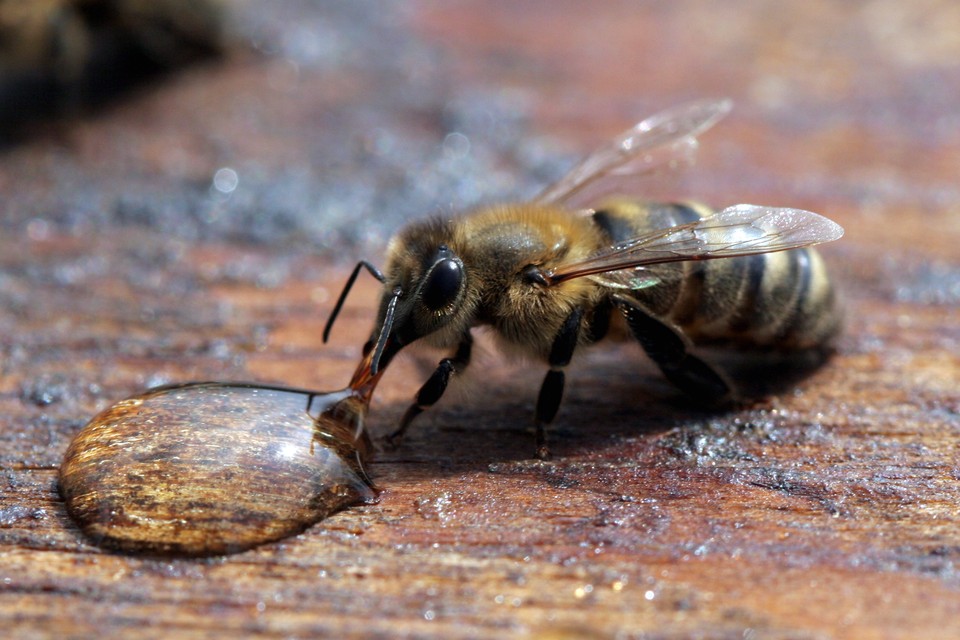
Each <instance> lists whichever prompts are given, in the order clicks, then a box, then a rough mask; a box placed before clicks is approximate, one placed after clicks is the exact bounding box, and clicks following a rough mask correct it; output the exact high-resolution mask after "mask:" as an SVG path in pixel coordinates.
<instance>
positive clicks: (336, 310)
mask: <svg viewBox="0 0 960 640" xmlns="http://www.w3.org/2000/svg"><path fill="white" fill-rule="evenodd" d="M360 269H366V270H367V271H369V272H370V275H372V276H373V277H374V278H376V279H377V280H379V281H380V282H386V280H387V279H386V278H385V277H384V275H383V274H382V273H380V270H379V269H377V268H376V267H375V266H373V265H372V264H370V263H369V262H367V261H366V260H361V261H360V262H358V263H357V266H355V267H354V268H353V272H352V273H351V274H350V277H349V278H347V283H346V284H345V285H343V291H341V292H340V297H339V298H337V304H335V305H334V306H333V312H332V313H331V314H330V319H329V320H327V325H326V326H325V327H324V328H323V343H324V344H326V343H327V340H328V339H329V338H330V330H331V329H333V321H334V320H336V319H337V316H338V315H340V309H341V308H342V307H343V303H344V302H345V301H346V299H347V294H349V293H350V289H352V288H353V283H354V282H356V281H357V276H358V275H359V274H360Z"/></svg>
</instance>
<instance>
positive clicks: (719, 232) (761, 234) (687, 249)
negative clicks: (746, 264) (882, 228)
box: [545, 204, 843, 288]
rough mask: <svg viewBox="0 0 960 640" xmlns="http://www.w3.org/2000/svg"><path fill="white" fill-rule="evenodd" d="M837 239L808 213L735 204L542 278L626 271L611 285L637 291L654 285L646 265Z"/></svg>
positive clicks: (836, 231) (833, 227)
mask: <svg viewBox="0 0 960 640" xmlns="http://www.w3.org/2000/svg"><path fill="white" fill-rule="evenodd" d="M841 236H843V228H842V227H841V226H840V225H838V224H837V223H836V222H833V221H832V220H830V219H828V218H824V217H823V216H821V215H818V214H816V213H811V212H810V211H803V210H801V209H781V208H777V207H762V206H757V205H751V204H738V205H735V206H732V207H728V208H726V209H724V210H723V211H720V212H718V213H716V214H714V215H712V216H710V217H708V218H703V219H702V220H698V221H697V222H691V223H689V224H683V225H679V226H676V227H670V228H668V229H660V230H657V231H652V232H650V233H648V234H645V235H642V236H638V237H636V238H632V239H630V240H627V241H625V242H621V243H619V244H617V245H614V246H612V247H610V248H608V249H604V250H603V251H600V252H599V253H596V254H594V255H593V256H591V257H589V258H586V259H585V260H580V261H577V262H572V263H569V264H565V265H561V266H560V267H557V268H555V269H553V270H552V271H550V272H548V273H547V274H545V275H546V276H547V280H548V281H549V282H550V283H551V284H552V283H556V282H562V281H564V280H569V279H571V278H579V277H582V276H589V275H594V274H598V273H606V272H610V271H620V270H625V269H626V270H631V272H632V273H626V274H624V275H623V276H620V275H617V276H615V277H614V278H612V279H611V281H613V282H628V281H630V279H631V278H633V279H634V280H635V281H636V282H637V283H643V282H647V284H643V285H642V286H638V287H631V288H642V287H643V286H651V285H652V284H656V282H657V278H658V276H657V270H656V269H653V268H650V265H657V264H665V263H669V262H684V261H689V260H712V259H716V258H733V257H738V256H749V255H753V254H757V253H771V252H774V251H785V250H787V249H797V248H799V247H805V246H809V245H812V244H818V243H821V242H830V241H832V240H837V239H839V238H840V237H841ZM645 272H646V273H645ZM621 286H623V285H622V284H621Z"/></svg>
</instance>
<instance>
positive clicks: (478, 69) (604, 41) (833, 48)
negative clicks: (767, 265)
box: [0, 1, 960, 638]
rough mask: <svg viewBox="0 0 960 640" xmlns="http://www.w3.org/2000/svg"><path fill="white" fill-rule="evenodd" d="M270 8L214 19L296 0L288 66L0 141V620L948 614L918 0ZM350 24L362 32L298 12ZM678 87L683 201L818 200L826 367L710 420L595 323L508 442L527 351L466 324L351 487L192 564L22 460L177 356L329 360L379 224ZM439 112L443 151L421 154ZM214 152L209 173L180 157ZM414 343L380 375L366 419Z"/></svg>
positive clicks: (954, 599) (580, 140) (515, 620)
mask: <svg viewBox="0 0 960 640" xmlns="http://www.w3.org/2000/svg"><path fill="white" fill-rule="evenodd" d="M284 6H285V8H284V10H283V11H278V14H277V16H276V17H274V18H273V22H271V19H269V18H268V17H265V16H260V15H258V14H256V12H254V13H253V14H251V15H246V17H245V18H244V19H245V20H247V22H248V23H249V25H251V26H250V28H251V29H253V30H254V31H256V30H259V31H258V33H260V34H261V35H263V34H266V35H267V36H269V37H277V38H279V37H280V35H279V34H282V33H283V30H282V29H280V28H279V27H278V26H277V25H278V24H280V23H279V22H278V21H279V20H280V19H281V18H290V17H292V18H294V19H296V20H297V21H298V23H299V24H300V25H301V32H300V36H299V38H300V39H299V40H298V39H296V38H293V39H287V40H285V41H283V42H286V45H285V46H286V47H287V48H286V49H283V51H285V53H284V55H285V56H286V59H285V61H284V60H283V59H257V58H253V57H248V56H237V57H235V58H234V59H231V60H229V61H227V62H226V63H224V64H223V65H221V66H212V67H208V68H201V69H199V70H195V71H193V72H191V73H188V74H186V75H183V76H180V77H178V78H172V79H170V80H169V81H168V82H167V83H166V84H164V85H159V86H155V87H152V88H150V89H148V90H147V91H145V92H144V93H143V94H142V95H139V96H134V97H133V98H132V99H131V100H130V101H129V102H126V103H120V104H116V105H115V106H114V107H113V108H112V109H111V110H109V111H101V112H99V113H97V114H94V115H93V116H90V117H86V118H83V119H80V120H76V121H73V122H72V123H69V124H66V125H63V126H62V127H58V128H57V130H56V133H44V132H43V130H41V133H40V135H38V136H36V137H34V138H32V139H30V140H28V141H27V142H26V143H24V144H22V145H20V146H18V147H10V148H8V149H6V150H4V151H3V153H2V155H0V193H2V196H0V212H2V213H0V234H2V235H0V467H2V471H3V484H2V485H0V487H2V489H0V620H2V626H3V628H4V630H5V631H6V633H8V634H10V635H12V636H17V637H44V636H47V637H51V636H56V637H90V636H107V637H116V636H123V637H131V638H135V637H142V638H151V637H169V636H170V635H177V636H183V637H190V638H207V637H221V636H222V635H224V633H225V632H227V633H231V634H233V635H236V636H240V637H245V636H258V635H263V636H271V637H272V636H301V637H302V636H325V635H331V636H332V635H338V636H373V637H377V636H384V637H386V636H389V637H394V636H398V635H412V636H424V637H445V638H446V637H451V638H460V637H462V638H466V637H488V636H524V635H534V636H576V637H581V636H614V635H617V634H620V635H627V636H631V635H637V636H642V635H646V636H649V637H663V638H669V637H708V638H742V637H771V638H778V637H791V638H793V637H800V638H808V637H809V638H814V637H817V638H819V637H850V638H881V637H883V638H887V637H904V638H914V637H925V638H937V637H942V638H948V637H956V636H958V635H960V623H958V622H957V621H958V620H960V578H958V572H957V566H958V562H960V533H958V532H960V508H958V505H960V488H958V487H960V482H958V481H960V392H958V389H960V347H958V345H960V289H958V288H957V282H960V258H958V252H957V249H956V247H957V246H958V242H960V223H958V220H960V217H958V210H960V206H958V202H960V191H958V189H957V186H956V158H957V157H960V155H958V154H960V138H958V135H957V133H956V132H957V130H958V129H957V127H956V126H955V125H956V118H955V117H954V116H953V115H952V114H953V113H954V112H955V104H956V99H957V97H958V96H960V84H958V78H960V75H958V74H957V71H958V69H957V62H956V61H957V60H960V55H958V54H960V51H956V40H955V39H952V36H951V35H950V34H955V33H957V32H958V29H960V17H958V16H957V14H956V12H955V11H954V8H953V4H951V3H949V2H946V1H943V2H931V3H927V4H926V5H924V8H923V9H922V10H921V9H920V8H899V9H896V10H894V9H893V8H892V5H891V6H888V5H887V4H886V3H873V4H871V5H869V6H859V5H858V6H857V7H853V6H852V5H851V6H847V4H844V3H841V2H821V3H814V4H811V5H803V6H802V7H801V6H800V5H797V6H793V5H790V6H780V5H778V6H777V7H776V9H775V10H774V9H773V8H772V7H768V6H767V5H766V3H761V2H759V1H757V2H753V1H751V2H746V3H743V4H742V7H739V8H738V10H737V11H736V12H730V11H729V10H727V11H723V10H721V9H726V5H723V7H719V5H718V6H717V7H713V9H712V10H711V9H710V8H709V7H710V5H709V3H708V4H707V5H704V4H703V3H693V2H676V3H669V5H663V6H651V7H637V6H636V4H635V3H629V2H622V3H609V5H605V8H604V10H602V11H601V10H597V9H588V8H586V7H583V8H581V7H577V6H575V5H568V4H563V5H556V4H555V3H542V4H524V5H522V6H519V5H516V4H514V3H493V4H491V3H474V2H460V3H455V4H448V3H443V4H440V3H426V4H423V5H419V4H418V5H415V6H414V8H413V9H411V10H410V11H409V13H405V14H403V15H402V16H401V15H393V14H391V13H389V12H386V13H384V14H382V15H379V17H378V16H374V15H372V14H371V15H366V14H364V16H358V15H357V14H355V13H351V12H350V11H351V10H348V9H339V10H335V9H324V8H316V7H306V6H300V5H295V4H290V5H284ZM898 7H899V5H898ZM347 24H351V25H355V27H354V28H355V29H357V30H358V31H357V32H356V33H358V37H359V38H360V40H359V41H362V42H369V43H370V46H371V47H373V51H375V52H377V53H378V54H381V57H379V58H376V60H373V59H369V58H363V54H362V52H361V49H353V48H351V47H352V46H354V45H352V44H351V43H352V42H353V40H352V39H351V40H350V43H348V42H347V41H346V40H344V41H342V42H340V41H336V42H334V41H330V40H322V39H320V40H309V38H310V37H311V36H316V37H317V38H321V36H322V37H327V38H328V37H329V31H326V30H324V28H323V25H335V26H337V25H338V26H339V27H343V26H344V25H347ZM318 34H319V35H318ZM323 34H327V35H326V36H324V35H323ZM289 37H290V38H292V36H289ZM310 42H313V44H314V45H318V43H319V44H323V43H325V45H324V46H328V47H333V49H324V48H322V47H321V48H320V49H316V48H313V49H311V48H310V47H311V46H312V45H310ZM338 43H339V44H338ZM334 45H336V46H334ZM318 46H319V45H318ZM298 47H299V48H298ZM336 47H340V48H339V49H337V48H336ZM388 49H390V50H392V51H393V53H394V56H392V57H390V59H389V60H388V59H387V57H386V56H383V55H382V54H383V52H384V51H385V50H388ZM349 52H353V53H351V54H349V55H348V53H349ZM350 55H353V56H354V57H352V58H351V57H350ZM311 56H312V57H311ZM338 56H347V57H346V58H341V57H338ZM264 87H269V90H267V89H264ZM411 92H412V94H411ZM704 95H731V96H732V97H734V98H735V100H736V101H737V102H738V105H739V106H738V109H737V110H736V111H735V112H734V114H733V115H732V116H731V117H730V118H729V119H728V120H727V121H726V122H725V123H724V124H723V125H721V126H718V128H717V129H716V130H715V131H713V132H711V133H710V134H709V138H707V139H705V140H704V146H703V150H702V154H701V156H702V158H701V162H700V164H699V167H698V168H697V170H696V172H694V173H693V174H692V175H691V176H690V177H689V183H688V184H689V186H690V188H692V189H694V192H693V193H694V195H696V196H698V197H701V198H703V199H704V200H706V201H709V202H711V203H716V204H718V205H723V204H727V203H730V202H733V201H741V200H743V201H755V202H764V203H770V204H777V205H794V206H802V207H805V208H809V209H812V210H815V211H821V212H824V213H826V214H828V215H830V216H831V217H833V218H835V219H836V220H837V221H838V222H840V223H841V224H843V225H844V226H845V227H846V228H847V237H846V238H845V239H844V240H842V241H840V242H838V243H835V244H834V245H831V246H828V247H826V248H825V249H824V254H825V256H826V259H827V261H828V263H829V264H830V267H831V269H832V271H833V273H834V274H835V277H836V279H837V281H838V283H839V285H840V286H841V288H842V290H843V291H844V300H845V303H846V305H847V329H846V332H845V334H844V336H843V337H842V338H841V340H840V343H839V346H838V353H837V354H836V356H835V357H834V358H833V359H832V360H830V362H829V363H828V364H827V365H826V366H824V367H822V368H820V369H819V370H817V371H815V372H813V373H812V374H811V375H809V376H806V377H789V378H788V379H787V382H786V383H785V384H783V385H780V386H776V385H773V390H772V391H771V392H770V393H769V394H768V395H767V396H766V397H764V398H761V399H760V400H757V401H756V402H755V403H753V404H751V405H749V406H746V407H744V408H743V409H741V410H736V411H728V412H714V413H711V412H704V411H703V410H700V409H694V408H691V407H690V406H688V403H687V402H686V400H685V399H684V398H683V397H682V396H680V395H679V394H678V393H676V392H675V391H674V390H672V389H671V388H670V387H669V385H667V384H666V383H665V382H664V381H662V380H661V378H660V377H659V375H658V373H657V372H656V370H655V369H654V368H653V367H652V366H651V365H650V364H649V363H648V362H646V361H645V360H644V359H643V357H642V355H641V353H640V350H639V348H638V347H636V346H635V345H629V344H626V345H617V344H613V345H608V346H604V347H598V348H596V349H594V350H592V351H590V352H587V353H584V354H582V357H581V358H579V360H578V361H577V362H576V366H575V367H574V368H573V370H572V371H571V374H570V380H569V384H568V394H567V398H566V400H565V403H564V405H563V407H562V409H561V413H560V416H559V417H558V421H557V424H556V426H555V428H554V429H553V430H552V432H551V437H552V448H553V451H554V454H555V457H554V459H553V460H551V461H548V462H540V461H534V460H532V459H531V456H532V453H533V432H532V429H531V426H530V417H531V414H532V407H533V403H534V400H535V397H536V392H537V389H538V386H539V383H540V379H541V376H542V373H543V372H542V367H541V366H537V365H535V364H530V363H526V364H523V363H520V364H509V363H507V362H506V361H504V360H503V359H502V358H501V357H499V356H498V355H497V354H496V353H495V351H494V350H493V347H492V345H491V344H490V342H489V340H487V339H486V337H484V336H481V337H480V345H481V353H480V355H479V356H478V359H477V362H476V363H475V365H474V372H473V374H474V375H473V380H468V381H466V383H467V384H464V385H462V387H461V390H460V392H459V393H457V392H456V391H452V392H451V393H450V397H449V398H445V399H444V400H443V401H442V402H441V403H440V405H438V406H437V407H436V408H435V409H434V410H432V411H430V412H428V413H427V414H425V415H424V416H422V418H421V419H420V421H419V422H418V423H416V424H415V425H414V427H413V428H412V431H411V433H410V435H409V436H408V438H407V439H406V440H405V441H404V443H403V444H402V446H401V447H400V448H398V449H396V450H386V449H385V450H382V451H380V452H379V454H378V456H377V458H376V460H375V462H374V463H373V465H372V473H373V475H374V478H375V480H376V482H377V484H378V485H379V486H380V487H381V488H382V490H383V492H382V495H381V500H380V502H379V504H376V505H366V506H361V507H355V508H351V509H348V510H346V511H344V512H341V513H339V514H337V515H335V516H333V517H331V518H330V519H328V520H326V521H325V522H322V523H320V524H318V525H316V526H314V527H312V528H311V529H309V530H307V531H306V532H304V533H303V534H301V535H298V536H295V537H293V538H290V539H288V540H284V541H281V542H278V543H273V544H269V545H265V546H263V547H260V548H257V549H254V550H251V551H248V552H245V553H242V554H237V555H233V556H228V557H223V558H213V559H205V560H192V559H182V558H150V557H139V556H129V555H123V554H115V553H110V552H106V551H104V550H101V549H99V548H97V547H96V546H94V545H92V544H91V543H90V542H89V541H88V540H86V539H84V538H83V537H82V535H81V534H80V532H79V530H78V529H77V527H76V526H75V525H74V524H73V523H72V522H70V520H69V518H68V517H67V515H66V511H65V509H64V507H63V504H62V502H61V500H60V498H59V496H58V494H57V491H56V486H55V478H56V470H57V467H58V465H59V463H60V460H61V458H62V455H63V453H64V451H65V450H66V447H67V445H68V443H69V441H70V439H71V438H72V436H73V435H74V434H75V433H76V432H77V431H78V430H79V428H80V427H81V426H82V425H83V423H84V422H85V420H86V419H88V418H89V417H90V416H92V415H93V414H94V413H96V412H97V411H98V410H100V409H102V408H104V407H105V406H107V405H108V404H110V403H111V402H113V401H115V400H118V399H120V398H123V397H125V396H128V395H130V394H132V393H136V392H138V391H139V390H140V389H142V388H143V387H145V386H148V385H151V384H159V383H164V382H172V381H184V380H195V379H245V380H250V379H255V380H261V381H264V382H280V383H286V384H291V385H297V386H306V387H311V388H318V389H335V388H339V387H341V386H343V384H344V383H345V382H346V381H347V379H348V378H349V376H350V374H351V372H352V370H353V368H354V366H355V364H356V362H357V360H358V359H359V356H360V346H361V344H362V343H363V341H364V340H365V338H366V337H367V336H366V334H367V332H368V331H369V327H370V324H371V322H372V316H373V313H374V310H375V306H376V296H377V293H378V292H377V289H376V287H375V284H376V283H374V282H373V281H372V279H368V278H361V279H360V280H359V281H358V285H357V288H356V290H355V291H354V293H353V294H352V295H351V297H350V299H349V300H348V302H347V306H346V307H345V309H344V312H343V314H342V317H341V318H340V320H339V322H338V324H337V326H336V327H335V330H334V336H333V342H332V344H329V345H323V344H322V341H321V335H320V332H321V329H322V323H323V321H324V320H325V319H326V316H327V314H328V313H329V310H330V308H331V306H332V300H333V299H334V298H335V297H336V295H337V293H338V292H339V288H340V286H341V284H342V282H343V280H344V279H345V276H346V274H347V272H348V265H349V263H350V262H351V261H352V260H355V259H358V258H360V257H367V258H370V259H372V260H374V262H376V263H380V262H381V258H380V256H381V255H382V254H381V253H380V252H379V251H381V250H380V249H377V247H381V246H382V245H381V242H382V239H383V237H384V236H386V235H387V234H388V233H389V232H390V230H391V229H392V227H393V226H395V225H396V224H398V223H399V222H400V220H401V219H402V218H404V217H408V216H411V215H413V214H414V210H416V209H418V208H419V209H421V210H423V212H424V213H429V210H428V209H427V205H426V203H427V202H433V203H435V204H436V205H438V206H441V207H442V206H445V205H447V204H450V205H465V204H469V202H468V201H469V200H470V199H471V198H476V199H482V198H484V197H487V195H488V194H489V195H490V197H501V196H503V195H504V194H505V193H507V192H509V191H511V190H514V191H516V192H526V193H533V192H534V191H535V185H536V184H537V183H538V181H541V180H543V179H545V177H548V176H556V175H558V173H559V171H561V170H562V166H563V163H564V162H569V161H570V160H572V159H573V158H574V157H575V156H576V154H577V153H578V152H580V151H585V150H587V149H589V147H590V146H592V145H593V144H595V143H596V142H598V141H600V140H602V139H603V138H604V137H605V136H609V135H611V134H613V133H615V132H616V131H618V130H620V129H622V128H623V127H624V126H626V125H627V124H629V121H630V120H632V119H636V118H637V117H639V116H642V115H645V114H646V113H648V112H651V111H654V110H656V109H658V108H660V107H665V106H668V105H671V104H675V103H678V102H680V101H682V100H684V99H688V98H692V97H701V96H704ZM478 123H480V124H478ZM482 123H486V124H482ZM481 124H482V126H481ZM456 132H460V133H461V134H462V135H464V136H465V137H467V138H468V139H469V150H468V152H467V153H466V155H462V154H463V150H464V147H463V145H462V142H463V141H462V140H459V139H449V140H447V142H448V144H447V146H446V147H444V140H445V136H447V135H448V134H450V133H456ZM484 134H486V135H488V136H489V139H490V140H491V141H492V142H486V141H485V140H484ZM351 141H352V145H353V146H351ZM444 149H446V151H444ZM224 167H228V168H232V169H233V170H236V172H237V173H238V175H239V182H238V186H237V188H236V190H234V191H230V190H226V191H220V190H217V189H216V187H212V186H211V180H212V178H213V176H214V175H215V173H216V171H217V170H218V169H222V168H224ZM498 168H499V169H500V170H502V169H504V168H506V169H509V170H510V172H509V173H508V174H506V175H505V174H502V173H498V172H497V170H498ZM474 170H477V171H480V170H484V171H483V172H482V173H480V174H478V175H475V176H473V175H469V172H470V171H474ZM258 172H259V173H258ZM318 202H322V206H318V205H317V203H318ZM211 203H212V204H211ZM394 205H395V208H394ZM388 209H389V210H390V211H387V210H388ZM337 211H340V212H341V213H339V214H338V213H337ZM258 216H262V217H258ZM437 357H438V355H437V354H435V353H431V352H428V351H416V352H414V353H412V355H409V356H403V357H401V358H399V359H398V360H397V361H396V362H395V363H393V364H392V365H391V366H390V370H389V371H388V372H387V374H386V376H385V377H384V380H383V382H382V383H381V385H380V387H379V388H378V389H377V394H376V397H375V398H374V405H373V409H372V414H371V416H370V428H371V430H372V431H373V432H374V433H375V434H384V433H387V432H388V431H390V430H391V429H392V428H393V426H394V425H395V424H396V421H397V420H398V419H399V417H400V415H401V414H402V412H403V411H404V410H405V409H406V406H407V403H408V402H409V400H410V397H411V395H412V394H413V392H414V391H415V389H416V387H417V385H418V384H419V383H420V381H421V380H425V379H426V377H427V376H428V375H429V371H430V370H431V368H432V366H434V364H435V362H436V359H437ZM769 378H770V376H769V373H768V372H764V371H759V372H755V373H754V374H753V378H752V379H751V381H748V382H750V384H752V385H753V386H755V387H766V386H769V384H770V379H769Z"/></svg>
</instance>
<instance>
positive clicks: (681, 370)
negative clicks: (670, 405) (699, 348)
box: [615, 297, 735, 406]
mask: <svg viewBox="0 0 960 640" xmlns="http://www.w3.org/2000/svg"><path fill="white" fill-rule="evenodd" d="M615 303H616V305H617V306H618V307H620V310H621V311H623V314H624V316H626V318H627V324H628V325H630V330H631V331H633V335H634V336H635V337H636V339H637V341H638V342H639V343H640V346H642V347H643V350H644V351H646V352H647V355H648V356H650V359H651V360H653V361H654V362H655V363H656V364H657V366H659V367H660V370H661V371H662V372H663V375H664V376H666V378H667V380H669V381H670V382H671V383H673V384H674V385H675V386H676V387H677V388H679V389H680V390H681V391H683V392H684V393H686V394H687V395H689V396H690V397H691V398H694V399H696V400H697V401H699V402H700V403H701V404H705V405H711V406H716V405H723V404H727V403H729V402H731V401H732V400H733V399H734V397H735V391H734V388H733V385H732V384H731V383H730V382H729V381H728V380H727V378H726V376H724V375H723V374H722V373H720V372H719V371H717V370H716V369H715V368H713V367H712V366H710V365H709V364H707V363H706V362H704V361H703V360H701V359H700V358H698V357H697V356H695V355H693V354H691V353H690V352H689V348H690V344H689V341H688V340H687V339H686V337H684V336H683V334H681V333H680V332H679V331H677V330H676V329H674V328H673V327H671V326H669V325H668V324H666V323H664V322H663V321H661V320H658V319H657V318H655V317H654V316H652V315H651V314H650V313H649V312H648V311H647V310H646V309H644V308H643V307H641V306H640V305H638V304H636V303H635V302H633V301H630V300H627V299H624V298H621V297H616V298H615Z"/></svg>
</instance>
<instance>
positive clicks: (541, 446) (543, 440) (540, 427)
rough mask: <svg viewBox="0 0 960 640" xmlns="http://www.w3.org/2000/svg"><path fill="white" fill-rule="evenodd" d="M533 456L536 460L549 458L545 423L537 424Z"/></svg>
mask: <svg viewBox="0 0 960 640" xmlns="http://www.w3.org/2000/svg"><path fill="white" fill-rule="evenodd" d="M534 456H535V457H536V458H537V460H549V459H550V457H551V456H550V447H549V446H548V445H547V430H546V425H544V424H542V423H538V424H537V450H536V453H534Z"/></svg>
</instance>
